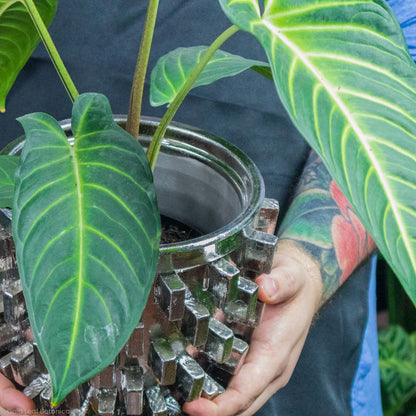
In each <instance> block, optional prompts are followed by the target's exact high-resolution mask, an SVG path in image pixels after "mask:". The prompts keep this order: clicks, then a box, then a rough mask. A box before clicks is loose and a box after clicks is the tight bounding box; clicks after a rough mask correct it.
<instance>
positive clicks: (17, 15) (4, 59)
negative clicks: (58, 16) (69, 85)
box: [0, 0, 58, 112]
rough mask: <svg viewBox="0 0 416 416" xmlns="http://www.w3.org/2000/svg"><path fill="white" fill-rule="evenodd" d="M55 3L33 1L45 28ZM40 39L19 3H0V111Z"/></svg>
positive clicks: (54, 0) (4, 0)
mask: <svg viewBox="0 0 416 416" xmlns="http://www.w3.org/2000/svg"><path fill="white" fill-rule="evenodd" d="M57 5H58V0H37V1H36V7H37V9H38V11H39V13H40V15H41V17H42V19H43V21H44V23H45V24H46V25H47V26H48V25H49V24H50V23H51V22H52V19H53V17H54V16H55V12H56V8H57ZM39 42H40V37H39V35H38V32H37V30H36V28H35V26H34V25H33V23H32V19H31V17H30V15H29V13H28V12H27V9H26V7H25V5H24V1H23V0H0V50H1V54H0V111H1V112H3V111H4V110H5V102H6V96H7V94H8V92H9V91H10V88H11V87H12V85H13V83H14V81H15V80H16V77H17V75H18V74H19V72H20V70H21V69H22V68H23V66H24V64H25V63H26V62H27V60H28V59H29V57H30V55H31V54H32V52H33V51H34V49H35V48H36V46H37V45H38V43H39Z"/></svg>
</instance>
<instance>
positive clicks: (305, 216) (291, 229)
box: [279, 151, 375, 301]
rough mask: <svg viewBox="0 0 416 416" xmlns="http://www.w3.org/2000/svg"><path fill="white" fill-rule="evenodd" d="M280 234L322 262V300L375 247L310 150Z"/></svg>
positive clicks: (325, 170) (321, 164) (282, 237)
mask: <svg viewBox="0 0 416 416" xmlns="http://www.w3.org/2000/svg"><path fill="white" fill-rule="evenodd" d="M279 234H280V239H281V240H283V239H288V240H292V241H294V242H296V244H297V245H298V246H301V247H302V249H303V250H305V251H306V252H308V253H309V254H310V255H312V257H313V258H314V259H315V260H317V261H318V263H319V264H320V265H321V274H322V281H323V295H322V296H323V299H322V300H323V301H326V300H327V299H328V298H329V297H330V296H331V295H332V293H333V292H335V290H336V289H337V288H338V287H339V286H340V285H341V284H342V283H343V282H344V281H345V280H346V279H347V278H348V277H349V276H350V275H351V273H352V272H353V271H354V270H355V268H356V267H357V266H359V265H360V264H361V262H362V261H363V260H364V259H365V258H367V257H368V256H369V254H370V253H371V252H372V251H373V250H374V247H375V246H374V242H373V239H372V238H371V236H370V235H369V234H368V233H367V231H366V230H365V229H364V227H363V226H362V225H361V223H360V221H359V220H358V218H357V217H356V215H355V214H354V212H353V210H352V208H351V206H350V204H349V202H348V201H347V200H346V198H345V197H344V195H343V194H342V192H341V191H340V189H339V188H338V185H337V184H336V183H335V182H334V180H333V179H332V178H331V176H330V174H329V172H328V171H327V169H326V168H325V166H324V164H323V163H322V160H321V159H320V158H319V156H318V155H317V154H316V153H315V152H313V151H312V152H311V154H310V156H309V159H308V161H307V163H306V165H305V169H304V171H303V173H302V177H301V179H300V181H299V185H298V188H297V190H296V194H295V196H294V199H293V202H292V204H291V206H290V208H289V211H288V213H287V214H286V216H285V218H284V221H283V223H282V225H281V227H280V230H279Z"/></svg>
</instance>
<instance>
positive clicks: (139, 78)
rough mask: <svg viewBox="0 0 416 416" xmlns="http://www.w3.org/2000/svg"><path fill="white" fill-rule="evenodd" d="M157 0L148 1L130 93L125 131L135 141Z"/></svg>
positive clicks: (157, 4)
mask: <svg viewBox="0 0 416 416" xmlns="http://www.w3.org/2000/svg"><path fill="white" fill-rule="evenodd" d="M158 7H159V0H149V6H148V8H147V13H146V21H145V25H144V29H143V35H142V40H141V43H140V50H139V56H138V58H137V64H136V69H135V71H134V78H133V85H132V88H131V93H130V103H129V111H128V115H127V124H126V130H127V131H128V132H129V133H130V134H131V135H132V136H133V137H135V138H136V139H137V138H138V137H139V127H140V113H141V109H142V98H143V89H144V82H145V78H146V71H147V65H148V63H149V55H150V48H151V46H152V39H153V32H154V29H155V24H156V16H157V9H158Z"/></svg>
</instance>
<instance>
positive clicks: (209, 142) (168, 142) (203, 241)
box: [0, 114, 265, 269]
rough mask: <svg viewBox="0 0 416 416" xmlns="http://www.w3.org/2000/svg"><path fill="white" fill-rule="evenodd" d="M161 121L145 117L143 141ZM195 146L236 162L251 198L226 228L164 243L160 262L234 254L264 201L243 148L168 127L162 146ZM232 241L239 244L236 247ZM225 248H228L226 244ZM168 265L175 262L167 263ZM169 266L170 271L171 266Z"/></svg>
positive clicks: (13, 150)
mask: <svg viewBox="0 0 416 416" xmlns="http://www.w3.org/2000/svg"><path fill="white" fill-rule="evenodd" d="M114 120H115V121H116V122H117V123H118V124H123V123H125V120H126V116H125V115H121V114H115V115H114ZM159 121H160V119H158V118H155V117H146V116H143V117H142V118H141V124H142V130H144V135H141V140H143V141H146V142H150V139H151V137H150V136H149V135H148V134H146V132H148V131H151V130H152V129H156V127H157V125H158V123H159ZM60 125H61V127H62V128H63V129H68V128H69V127H70V125H71V120H70V119H65V120H62V121H61V122H60ZM143 128H144V129H143ZM184 139H185V142H186V143H185V145H184V144H183V141H184ZM181 143H182V144H181ZM194 143H199V144H200V145H201V153H199V154H197V155H198V156H200V157H201V158H204V159H208V160H209V159H212V160H215V161H216V162H218V161H219V158H218V157H217V156H216V155H213V157H212V158H211V157H210V155H209V153H208V152H207V151H206V150H205V149H208V148H210V149H211V148H213V147H214V148H217V149H219V150H220V152H222V153H224V154H227V155H230V157H231V159H230V160H232V161H233V162H234V163H235V165H236V167H237V168H238V169H240V170H241V172H244V173H245V176H246V178H245V180H246V181H247V177H249V178H250V180H251V184H249V185H248V184H247V183H244V180H243V179H244V178H242V177H241V176H238V178H237V180H238V179H241V182H242V185H243V186H249V187H250V189H251V195H249V196H248V198H247V200H246V201H242V205H243V206H242V211H241V212H240V214H239V215H237V217H235V218H234V219H233V220H232V221H231V222H229V223H228V224H226V225H224V226H223V227H220V228H219V229H217V230H215V231H212V232H209V233H206V234H204V235H202V236H200V237H196V238H192V239H189V240H186V241H183V242H175V243H169V244H161V245H160V248H159V250H160V252H159V256H160V260H162V258H163V257H171V256H172V255H174V254H175V253H178V252H181V253H184V252H193V251H195V252H196V253H198V254H195V256H194V255H192V254H191V253H189V255H190V257H192V258H194V257H199V256H200V255H201V254H202V253H203V257H204V258H205V259H206V260H207V261H213V260H215V259H216V258H220V257H223V256H224V255H227V254H229V253H230V252H231V251H233V250H235V249H236V248H237V246H238V244H239V243H240V242H241V239H242V237H241V235H242V233H243V231H244V230H246V229H247V228H249V227H250V224H251V223H252V222H253V220H254V218H255V217H256V215H257V214H258V212H259V210H260V208H261V205H262V202H263V199H264V195H265V190H264V182H263V178H262V176H261V173H260V171H259V169H258V168H257V166H256V165H255V164H254V162H253V161H252V160H251V159H250V158H249V157H248V156H247V155H246V154H245V153H243V152H242V151H241V150H240V149H238V147H236V146H234V145H233V144H231V143H229V142H227V141H226V140H224V139H221V138H219V137H217V136H215V135H213V134H211V133H208V132H206V131H204V130H202V129H199V128H197V127H193V126H189V125H186V124H183V123H178V122H172V123H171V124H170V125H169V127H168V128H167V131H166V133H165V138H164V139H163V141H162V147H165V148H167V149H169V148H172V149H184V148H185V149H186V148H192V146H194ZM23 144H24V136H20V137H19V138H17V139H16V140H14V141H12V142H11V143H9V144H8V145H7V146H6V147H4V148H3V149H2V150H1V152H0V154H11V155H16V154H18V153H19V152H20V150H21V149H22V147H23ZM222 168H224V171H228V172H227V174H228V173H230V174H231V172H232V171H233V167H230V166H227V164H226V163H225V162H223V163H222ZM238 174H239V173H237V175H238ZM2 211H3V213H4V214H5V215H6V217H8V218H9V219H11V216H12V215H11V211H10V210H6V209H4V210H2ZM233 239H235V240H238V241H236V242H235V243H234V244H233V243H232V240H233ZM225 240H228V241H231V244H229V247H224V248H223V249H219V245H220V247H222V245H221V243H222V242H225ZM223 245H224V246H228V245H227V244H223ZM168 263H172V262H171V261H168ZM175 263H176V261H173V264H172V265H174V267H175V269H177V268H178V267H176V266H180V265H179V264H178V265H175ZM166 267H167V268H170V266H166ZM166 267H165V266H162V269H165V268H166ZM179 268H180V267H179Z"/></svg>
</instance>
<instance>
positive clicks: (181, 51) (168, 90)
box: [150, 46, 270, 106]
mask: <svg viewBox="0 0 416 416" xmlns="http://www.w3.org/2000/svg"><path fill="white" fill-rule="evenodd" d="M207 49H208V47H206V46H192V47H189V48H177V49H175V50H173V51H171V52H169V53H167V54H166V55H164V56H162V57H161V58H159V60H158V62H157V63H156V65H155V67H154V68H153V70H152V74H151V80H150V81H151V83H150V104H151V105H152V106H159V105H163V104H170V103H171V102H172V101H173V100H174V98H175V97H176V95H177V94H178V92H179V90H180V89H181V87H182V86H183V84H184V83H185V81H186V80H187V78H188V77H189V75H190V74H191V72H192V70H193V69H194V68H195V66H196V65H197V64H198V63H199V61H200V60H201V58H202V56H203V55H204V53H205V52H206V50H207ZM250 68H252V69H253V70H255V71H257V72H259V73H260V74H262V75H264V76H266V77H267V76H270V70H269V65H268V64H267V63H265V62H261V61H256V60H252V59H246V58H243V57H241V56H238V55H233V54H231V53H228V52H224V51H222V50H218V51H217V52H216V53H215V54H214V56H213V57H212V59H211V60H210V61H209V63H208V65H207V66H206V67H205V69H204V70H203V72H202V73H201V75H200V76H199V77H198V79H197V80H196V82H195V84H194V85H193V87H192V88H196V87H199V86H201V85H209V84H212V83H213V82H215V81H217V80H219V79H221V78H225V77H231V76H234V75H237V74H239V73H240V72H243V71H245V70H247V69H250Z"/></svg>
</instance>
